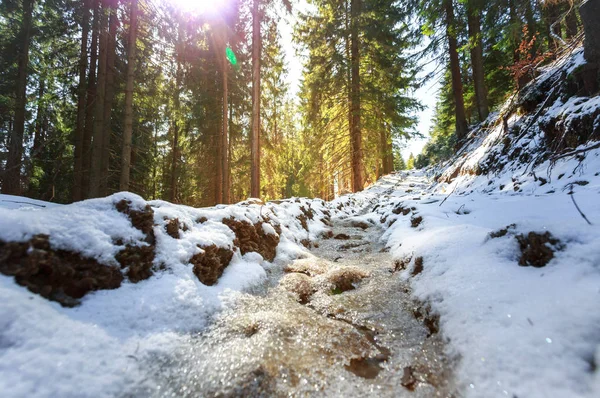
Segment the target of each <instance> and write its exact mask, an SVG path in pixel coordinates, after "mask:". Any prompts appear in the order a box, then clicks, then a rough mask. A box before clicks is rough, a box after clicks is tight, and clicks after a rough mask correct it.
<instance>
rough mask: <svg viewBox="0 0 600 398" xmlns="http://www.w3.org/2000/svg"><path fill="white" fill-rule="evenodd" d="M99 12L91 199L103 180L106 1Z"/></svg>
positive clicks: (103, 0) (103, 1)
mask: <svg viewBox="0 0 600 398" xmlns="http://www.w3.org/2000/svg"><path fill="white" fill-rule="evenodd" d="M100 4H101V7H100V11H99V19H100V21H99V27H98V32H99V33H98V35H99V42H100V43H99V49H98V83H97V87H96V100H95V101H94V113H95V115H94V116H95V117H94V128H93V133H92V159H91V168H90V185H89V197H90V198H96V197H98V196H99V195H100V183H101V179H102V145H103V133H104V105H105V100H104V98H105V94H106V60H107V55H108V13H107V9H106V0H100Z"/></svg>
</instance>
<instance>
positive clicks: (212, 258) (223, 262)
mask: <svg viewBox="0 0 600 398" xmlns="http://www.w3.org/2000/svg"><path fill="white" fill-rule="evenodd" d="M201 249H202V251H201V252H200V253H198V254H195V255H194V256H193V257H192V258H191V259H190V263H192V264H193V265H194V275H196V276H197V277H198V279H199V280H200V282H202V283H204V284H205V285H207V286H212V285H214V284H215V283H217V281H218V280H219V278H220V277H221V275H223V271H225V268H226V267H227V266H228V265H229V263H230V262H231V258H232V257H233V251H232V250H230V249H227V248H223V247H217V246H216V245H210V246H205V247H201Z"/></svg>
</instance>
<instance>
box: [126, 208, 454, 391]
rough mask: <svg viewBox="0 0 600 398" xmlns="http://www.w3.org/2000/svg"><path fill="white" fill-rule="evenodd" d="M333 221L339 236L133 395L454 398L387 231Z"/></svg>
mask: <svg viewBox="0 0 600 398" xmlns="http://www.w3.org/2000/svg"><path fill="white" fill-rule="evenodd" d="M333 223H334V225H333V227H334V228H333V231H334V236H335V238H331V239H327V240H322V241H320V242H318V246H319V247H318V248H314V249H313V250H312V254H313V255H314V257H308V258H304V259H299V260H296V261H295V262H294V263H293V264H291V265H290V266H288V267H287V269H286V271H287V272H285V273H283V274H282V273H281V272H280V273H272V274H271V275H270V276H269V281H268V283H267V284H266V285H265V286H262V287H261V288H260V289H256V290H255V291H253V292H251V293H244V294H240V295H239V297H237V298H236V299H235V300H233V301H234V302H232V303H231V305H230V306H229V308H228V309H226V310H225V311H223V312H222V313H221V314H220V315H218V317H217V319H216V320H215V322H214V323H213V325H212V326H211V327H209V328H208V329H207V330H206V331H204V332H203V333H202V334H200V335H197V336H194V337H191V338H189V339H188V341H186V342H185V343H184V344H183V345H182V346H181V347H180V348H179V349H178V350H177V351H176V352H175V353H173V354H172V355H171V356H169V357H164V356H161V357H157V358H155V359H154V360H152V361H151V362H150V363H147V364H142V368H146V369H147V370H148V376H147V378H146V381H145V382H144V383H143V384H142V385H141V386H136V387H135V389H134V390H132V391H129V392H128V393H127V394H125V396H136V397H137V396H161V397H164V396H288V395H292V396H306V395H311V396H314V395H316V396H335V397H339V396H348V395H351V396H366V395H372V394H375V395H377V396H390V397H391V396H394V397H399V396H410V397H432V396H447V395H449V393H448V392H449V391H450V385H451V382H450V380H451V377H450V372H449V368H450V366H449V364H448V361H447V360H446V359H445V358H444V356H443V355H442V354H441V353H442V351H443V350H442V348H443V347H442V344H441V342H440V339H439V337H438V336H437V335H436V334H433V335H432V333H431V329H432V328H435V326H432V325H431V324H429V325H428V327H429V328H428V327H425V326H424V322H423V321H422V320H421V321H419V320H417V319H416V318H415V314H419V312H421V311H422V309H421V308H419V304H418V303H415V302H414V301H413V300H412V299H411V298H410V289H409V287H408V285H407V283H406V282H405V281H402V280H401V278H398V277H396V275H395V274H394V264H393V261H392V259H391V256H390V254H389V253H387V252H386V251H385V250H384V249H383V246H382V245H381V244H380V243H378V242H379V238H380V236H381V234H382V233H383V230H381V228H380V227H379V226H375V225H372V224H365V223H364V221H359V219H357V218H354V217H351V218H345V219H334V220H333ZM344 235H346V236H344ZM336 238H338V239H336ZM340 238H345V239H340ZM291 271H295V272H291ZM361 277H362V278H363V279H362V280H360V281H358V282H355V283H353V284H351V285H350V286H348V281H356V280H358V279H361ZM349 287H355V289H351V290H347V291H343V292H342V290H346V289H347V288H349ZM292 292H295V293H292ZM425 324H427V322H425ZM411 390H414V391H411Z"/></svg>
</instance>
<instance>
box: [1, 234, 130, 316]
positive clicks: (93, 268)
mask: <svg viewBox="0 0 600 398" xmlns="http://www.w3.org/2000/svg"><path fill="white" fill-rule="evenodd" d="M0 272H1V273H3V274H4V275H8V276H14V278H15V281H16V282H17V283H18V284H19V285H21V286H25V287H26V288H27V289H29V290H30V291H31V292H33V293H36V294H39V295H40V296H42V297H45V298H47V299H49V300H53V301H57V302H59V303H60V304H61V305H63V306H66V307H72V306H75V305H77V304H78V303H79V301H78V299H80V298H81V297H83V296H85V295H86V294H87V293H88V292H90V291H94V290H102V289H116V288H118V287H119V286H121V282H122V281H123V274H122V273H121V271H120V270H119V268H117V267H115V266H106V265H103V264H100V263H98V262H97V261H96V260H94V259H90V258H83V257H81V256H80V255H79V254H78V253H74V252H70V251H66V250H53V249H51V248H50V242H49V237H48V235H35V236H34V237H32V238H31V239H30V240H29V241H27V242H21V243H16V242H2V241H0Z"/></svg>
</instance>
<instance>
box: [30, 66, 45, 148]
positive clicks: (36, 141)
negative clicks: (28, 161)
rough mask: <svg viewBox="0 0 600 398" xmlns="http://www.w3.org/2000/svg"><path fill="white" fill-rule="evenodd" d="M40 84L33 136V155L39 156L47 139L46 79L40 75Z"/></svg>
mask: <svg viewBox="0 0 600 398" xmlns="http://www.w3.org/2000/svg"><path fill="white" fill-rule="evenodd" d="M39 79H40V85H39V87H38V106H37V112H36V113H37V116H36V120H35V136H34V138H33V148H32V149H31V157H32V158H34V159H35V158H39V157H40V152H41V150H42V146H43V145H44V141H45V138H46V137H45V134H44V131H45V129H44V114H45V112H46V110H45V106H44V94H45V93H46V81H45V80H44V79H45V78H44V76H40V77H39Z"/></svg>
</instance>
